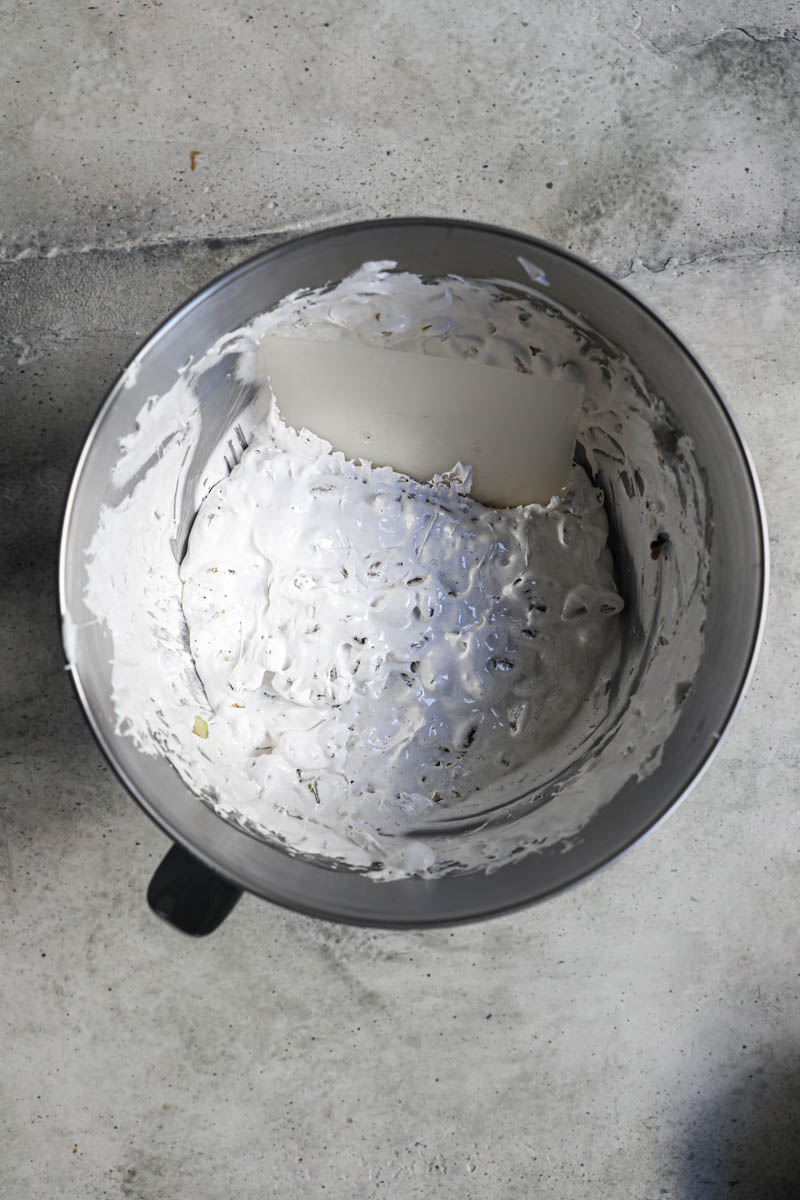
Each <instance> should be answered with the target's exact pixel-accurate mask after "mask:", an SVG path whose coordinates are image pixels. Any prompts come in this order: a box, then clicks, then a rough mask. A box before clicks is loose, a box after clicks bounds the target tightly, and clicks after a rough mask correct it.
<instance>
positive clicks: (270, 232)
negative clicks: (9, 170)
mask: <svg viewBox="0 0 800 1200" xmlns="http://www.w3.org/2000/svg"><path fill="white" fill-rule="evenodd" d="M346 220H347V214H346V213H330V214H326V215H324V216H322V217H314V218H313V219H311V220H308V221H294V222H290V223H289V224H288V225H280V226H277V227H276V228H274V229H261V230H258V231H257V232H255V233H240V234H216V233H203V234H195V235H191V236H175V237H160V238H154V239H153V240H152V241H148V240H147V239H146V238H126V239H125V240H124V241H118V242H113V241H110V242H106V243H103V244H102V245H89V244H87V245H83V246H77V245H76V246H48V247H47V249H42V248H41V247H40V248H38V249H37V248H36V247H35V246H27V247H26V248H25V249H24V250H20V251H19V252H18V253H16V254H10V253H9V252H8V250H7V249H6V247H4V246H2V245H0V267H4V266H8V265H9V264H11V263H18V262H25V261H28V262H29V261H31V260H35V261H37V262H41V261H43V260H45V259H50V258H61V257H63V256H65V255H84V254H113V253H119V254H130V253H132V252H133V251H136V250H187V249H191V248H192V247H194V246H203V245H206V246H209V247H210V248H213V249H215V250H223V249H227V248H228V247H236V246H247V245H250V244H251V243H253V242H259V241H264V240H265V239H268V238H279V237H283V236H286V237H290V236H291V235H292V234H303V233H313V232H314V230H315V229H323V228H325V227H326V226H328V225H330V224H337V223H339V222H341V221H346Z"/></svg>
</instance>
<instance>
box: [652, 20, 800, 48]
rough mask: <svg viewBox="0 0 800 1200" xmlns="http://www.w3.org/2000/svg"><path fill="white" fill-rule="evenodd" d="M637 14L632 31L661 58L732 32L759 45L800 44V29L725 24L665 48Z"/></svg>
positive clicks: (706, 44)
mask: <svg viewBox="0 0 800 1200" xmlns="http://www.w3.org/2000/svg"><path fill="white" fill-rule="evenodd" d="M635 16H636V18H637V23H636V24H635V25H634V26H633V27H632V30H631V32H632V33H633V35H634V37H635V38H636V40H637V41H638V42H641V44H642V45H643V46H645V47H647V48H648V49H649V50H652V52H653V53H654V54H657V55H658V56H659V58H666V59H669V58H670V57H672V56H673V55H675V54H680V53H682V51H684V50H696V49H697V48H698V47H699V46H708V45H710V44H711V43H712V42H715V41H717V40H718V39H719V38H721V37H725V36H727V35H728V34H731V33H740V34H742V35H743V36H744V37H745V38H747V39H748V40H749V41H751V42H754V43H755V44H757V45H765V44H767V43H772V42H795V43H798V44H800V30H798V29H790V28H785V29H782V30H780V32H772V31H770V30H768V29H761V28H759V27H758V26H751V27H749V28H748V27H747V26H744V25H723V26H722V28H721V29H717V30H716V32H714V33H710V34H708V36H707V37H704V38H700V39H699V41H696V42H679V43H678V44H677V45H675V46H670V47H668V48H664V47H662V46H659V45H658V43H657V42H655V41H653V39H652V38H651V37H650V36H648V34H646V33H645V31H644V29H643V28H642V17H641V16H640V15H639V14H638V13H637V14H635Z"/></svg>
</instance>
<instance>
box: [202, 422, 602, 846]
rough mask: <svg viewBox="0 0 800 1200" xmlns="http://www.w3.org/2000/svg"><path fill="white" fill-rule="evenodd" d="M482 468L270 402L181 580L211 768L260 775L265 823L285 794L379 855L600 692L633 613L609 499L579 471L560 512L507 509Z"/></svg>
mask: <svg viewBox="0 0 800 1200" xmlns="http://www.w3.org/2000/svg"><path fill="white" fill-rule="evenodd" d="M468 479H469V472H468V470H465V469H463V468H456V470H455V471H454V472H452V474H451V477H449V478H447V479H441V480H437V481H435V482H433V483H432V484H428V485H422V484H418V483H416V482H414V481H412V480H409V479H407V478H405V477H403V476H400V475H397V474H396V473H395V472H394V471H392V470H391V469H390V468H388V467H383V468H373V467H371V466H370V465H369V464H361V463H354V462H351V461H348V460H347V459H345V458H344V457H343V455H341V454H338V453H331V449H330V446H329V445H328V443H326V442H323V441H321V440H320V439H319V438H317V437H315V436H314V435H313V434H310V433H308V432H307V431H305V432H303V433H297V432H296V431H295V430H294V429H292V428H290V427H289V426H287V425H286V424H284V422H283V421H282V420H281V418H280V415H279V412H278V410H277V408H275V407H274V406H273V409H272V411H271V412H270V414H269V416H268V417H267V419H266V420H265V421H264V422H263V423H262V424H261V425H260V426H259V427H258V428H257V430H256V432H255V435H254V437H253V439H252V441H251V443H250V445H249V447H248V449H247V450H246V451H245V452H244V454H243V457H242V459H241V462H240V463H239V464H238V466H236V467H235V469H234V470H233V472H232V474H231V475H230V476H229V478H227V479H225V480H223V481H222V482H221V483H219V484H218V485H217V486H216V487H215V488H214V489H213V491H212V492H211V493H210V494H209V496H208V497H207V499H206V501H205V503H204V504H203V505H202V507H201V508H200V511H199V513H198V515H197V518H196V520H195V523H194V526H193V529H192V533H191V536H190V539H189V546H188V551H187V554H186V557H185V558H184V561H183V564H182V566H181V577H182V579H183V601H182V603H183V611H184V613H185V616H186V620H187V622H188V627H189V634H190V642H191V650H192V655H193V658H194V662H195V665H196V668H197V672H198V675H199V676H200V679H201V681H202V683H203V687H204V689H205V694H206V696H207V697H208V701H209V704H210V706H211V709H212V712H213V715H212V716H211V717H210V719H209V720H208V721H207V729H208V737H207V746H206V747H205V748H204V749H205V751H206V753H207V754H208V757H209V760H210V761H209V768H208V769H209V780H210V781H211V783H212V784H213V786H214V788H215V789H216V790H217V791H218V792H219V793H222V794H224V793H225V792H226V791H230V789H231V786H232V784H233V780H234V773H235V774H239V773H241V774H242V775H244V776H246V777H247V778H248V779H249V780H251V781H252V782H253V783H255V784H256V786H257V790H256V791H255V792H254V793H253V799H252V800H251V801H250V802H249V803H248V805H247V808H246V810H245V813H246V815H247V816H248V817H249V818H251V819H252V820H253V821H255V822H256V823H257V824H259V825H261V826H265V827H269V824H270V815H271V812H272V811H273V810H274V808H275V806H276V804H277V805H279V806H281V807H283V808H284V809H285V810H286V812H287V813H289V814H294V815H296V816H297V817H300V818H306V817H311V818H313V819H315V820H321V821H323V822H325V823H326V824H330V825H332V826H333V827H337V828H339V829H342V830H343V831H346V832H347V833H348V834H349V835H350V836H351V837H352V838H353V839H354V841H355V842H356V843H357V844H361V845H363V846H365V847H366V846H369V845H371V843H372V839H373V837H374V832H375V831H397V830H400V829H403V828H406V827H408V825H409V822H411V823H412V825H413V824H414V823H415V822H417V823H421V822H423V823H424V818H425V816H426V814H427V813H428V812H429V811H430V810H431V809H432V808H433V806H435V805H441V806H443V807H444V806H451V805H455V804H457V803H458V801H459V799H460V798H461V797H463V796H466V795H468V794H469V793H471V792H474V791H475V790H476V789H478V788H481V787H483V786H485V785H486V784H489V783H491V782H493V781H494V780H496V779H497V778H498V777H500V776H502V775H503V774H505V773H506V772H507V771H508V769H509V768H510V767H516V766H518V765H520V764H521V763H522V762H524V761H525V760H526V759H527V758H529V757H530V755H531V754H532V753H533V752H534V751H535V749H536V747H537V746H541V745H543V744H546V742H547V741H548V740H549V739H550V738H552V737H553V735H554V734H556V733H558V732H559V731H560V730H562V729H563V728H564V727H565V725H566V724H567V723H568V722H569V720H570V718H571V717H572V716H573V714H574V712H575V710H576V708H578V707H579V706H580V705H581V704H582V703H583V702H584V700H585V699H586V697H587V696H588V694H589V692H590V691H591V688H592V683H593V681H594V678H595V676H596V674H597V671H598V667H599V665H600V663H601V661H602V659H603V658H604V657H605V655H606V654H607V652H608V649H609V644H610V641H611V639H613V636H614V629H615V622H614V620H613V617H614V616H615V614H616V613H617V612H619V610H620V608H621V607H622V601H621V600H620V597H619V596H618V595H617V592H616V590H615V587H614V579H613V575H612V563H611V555H610V553H609V551H608V549H607V546H606V540H607V536H608V527H607V523H606V517H605V512H604V509H603V496H602V493H598V492H597V491H595V490H594V489H593V488H592V487H591V485H590V483H589V481H588V479H587V477H586V475H585V473H584V472H583V471H582V470H580V469H578V468H576V469H575V470H574V472H573V476H572V480H571V483H570V486H569V488H568V492H567V494H566V495H565V496H564V497H563V498H561V499H558V500H554V501H553V502H552V503H551V505H550V506H549V507H548V508H546V509H544V508H541V507H539V506H538V505H530V506H528V507H525V508H516V509H506V510H493V509H489V508H485V507H484V506H483V505H481V504H478V503H477V502H476V501H473V500H471V499H470V497H469V495H468V494H466V490H467V486H468ZM250 790H251V791H252V789H250ZM419 852H420V854H422V858H423V860H424V858H425V857H426V855H425V854H424V851H423V848H422V847H420V848H419Z"/></svg>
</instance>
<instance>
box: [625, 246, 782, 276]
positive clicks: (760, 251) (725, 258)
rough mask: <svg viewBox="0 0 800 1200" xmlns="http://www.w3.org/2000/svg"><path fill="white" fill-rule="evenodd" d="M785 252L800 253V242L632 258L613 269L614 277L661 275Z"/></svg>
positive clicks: (767, 256)
mask: <svg viewBox="0 0 800 1200" xmlns="http://www.w3.org/2000/svg"><path fill="white" fill-rule="evenodd" d="M779 254H783V255H786V256H788V257H791V256H793V255H797V254H800V244H799V245H797V246H773V247H765V246H742V247H740V248H739V249H738V250H723V251H719V252H717V251H711V250H710V251H708V252H707V253H706V254H691V253H689V254H673V255H670V256H669V257H668V258H665V259H663V260H658V261H657V262H652V261H651V262H648V261H647V260H646V259H643V258H632V259H631V260H630V262H629V264H628V267H627V269H626V270H624V271H611V272H609V274H611V275H612V277H613V278H614V279H617V280H622V279H628V278H630V276H631V275H637V274H639V273H640V272H645V273H646V274H648V275H661V274H663V273H664V271H666V270H668V269H669V268H671V267H672V268H675V269H677V268H679V267H705V266H712V265H713V264H715V263H724V262H737V261H739V260H741V259H747V258H769V257H772V256H774V255H779Z"/></svg>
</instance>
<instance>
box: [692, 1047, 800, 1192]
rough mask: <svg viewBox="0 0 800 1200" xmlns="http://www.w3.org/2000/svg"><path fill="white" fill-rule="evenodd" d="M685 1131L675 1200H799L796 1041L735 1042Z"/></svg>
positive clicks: (799, 1092)
mask: <svg viewBox="0 0 800 1200" xmlns="http://www.w3.org/2000/svg"><path fill="white" fill-rule="evenodd" d="M690 1128H691V1133H690V1135H689V1138H690V1140H689V1144H688V1146H685V1147H681V1148H680V1151H679V1155H680V1159H681V1161H682V1163H683V1168H682V1170H681V1174H680V1186H679V1188H678V1191H677V1194H676V1200H720V1198H722V1197H732V1198H733V1200H800V1044H798V1045H795V1046H791V1047H783V1048H781V1047H757V1046H746V1045H743V1046H742V1050H741V1061H740V1066H739V1068H738V1069H737V1070H736V1072H735V1073H733V1074H732V1075H731V1077H730V1078H729V1080H728V1083H727V1086H725V1087H724V1088H723V1089H722V1090H720V1091H717V1092H715V1093H708V1094H705V1095H702V1096H700V1097H698V1101H697V1108H696V1110H695V1114H694V1117H693V1119H692V1122H691V1126H690Z"/></svg>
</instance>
